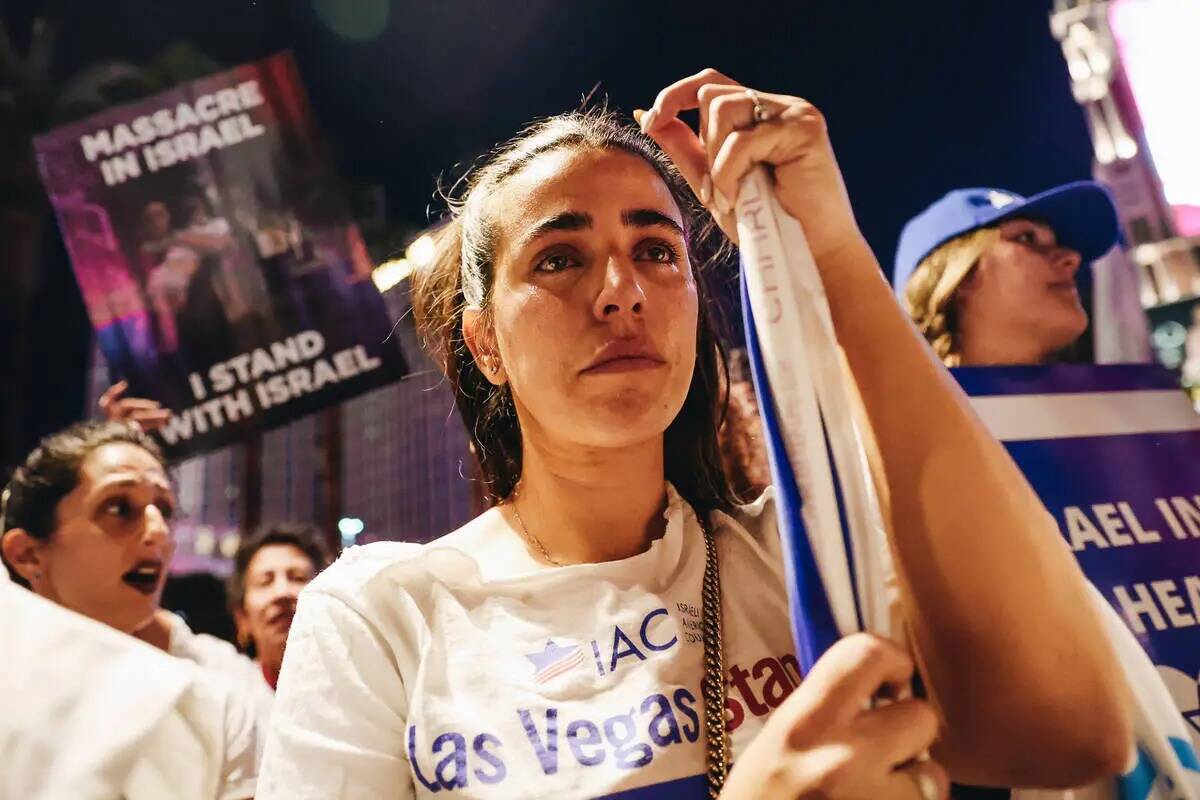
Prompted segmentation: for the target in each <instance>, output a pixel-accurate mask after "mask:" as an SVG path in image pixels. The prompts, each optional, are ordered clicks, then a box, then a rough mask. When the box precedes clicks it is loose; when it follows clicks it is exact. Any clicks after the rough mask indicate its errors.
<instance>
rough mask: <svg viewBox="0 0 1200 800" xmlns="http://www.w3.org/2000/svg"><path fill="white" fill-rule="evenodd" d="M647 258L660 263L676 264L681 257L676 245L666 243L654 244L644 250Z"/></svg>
mask: <svg viewBox="0 0 1200 800" xmlns="http://www.w3.org/2000/svg"><path fill="white" fill-rule="evenodd" d="M642 254H643V256H644V257H645V258H648V259H650V260H651V261H654V262H657V263H659V264H674V263H675V262H676V261H677V260H678V259H679V254H678V253H677V252H676V251H675V248H674V247H671V246H669V245H665V244H652V245H650V246H649V247H647V248H646V249H644V250H642Z"/></svg>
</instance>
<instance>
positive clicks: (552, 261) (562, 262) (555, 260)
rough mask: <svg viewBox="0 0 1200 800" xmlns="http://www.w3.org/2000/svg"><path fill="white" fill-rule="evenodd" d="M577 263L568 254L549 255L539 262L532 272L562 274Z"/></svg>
mask: <svg viewBox="0 0 1200 800" xmlns="http://www.w3.org/2000/svg"><path fill="white" fill-rule="evenodd" d="M578 263H579V262H578V260H577V259H575V258H574V257H573V256H571V255H570V254H569V253H551V254H550V255H548V256H546V257H544V258H543V259H542V260H541V261H539V262H538V263H537V266H536V267H534V270H535V271H536V272H562V271H563V270H564V269H569V268H570V267H573V266H576V265H577V264H578Z"/></svg>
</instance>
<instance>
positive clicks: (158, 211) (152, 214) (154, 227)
mask: <svg viewBox="0 0 1200 800" xmlns="http://www.w3.org/2000/svg"><path fill="white" fill-rule="evenodd" d="M142 225H143V228H144V231H145V236H146V238H147V239H162V238H164V237H165V236H167V234H169V233H170V232H171V212H170V211H168V210H167V207H166V206H165V205H164V204H162V203H160V202H158V201H157V200H156V201H154V202H152V203H149V204H147V206H146V207H145V208H144V209H142Z"/></svg>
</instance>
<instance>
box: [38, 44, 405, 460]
mask: <svg viewBox="0 0 1200 800" xmlns="http://www.w3.org/2000/svg"><path fill="white" fill-rule="evenodd" d="M35 147H36V150H37V156H38V163H39V167H40V169H41V173H42V179H43V182H44V183H45V185H46V189H47V193H48V194H49V196H50V200H51V202H52V203H53V205H54V208H55V211H56V213H57V215H58V220H59V227H60V229H61V231H62V235H63V239H64V240H65V242H66V245H67V250H68V251H69V253H70V256H71V261H72V263H73V265H74V269H75V274H76V277H77V279H78V282H79V286H80V289H81V291H82V293H83V297H84V302H85V305H86V306H87V310H88V314H89V316H90V317H91V320H92V323H93V326H94V328H95V330H96V335H97V338H98V341H99V345H100V348H101V350H102V352H103V353H104V356H105V358H106V359H107V361H108V364H109V367H110V372H111V373H112V375H113V377H114V379H115V378H125V379H126V380H128V381H129V383H130V386H131V389H130V394H131V395H137V396H142V397H150V398H153V399H156V400H159V401H160V402H162V403H163V404H164V405H166V406H167V407H168V408H170V409H171V410H172V411H173V412H174V414H173V418H172V420H171V422H170V423H169V424H168V425H167V426H166V427H165V428H164V429H163V430H162V431H161V432H160V433H159V436H160V437H161V440H162V442H163V444H164V446H165V448H166V450H167V452H168V454H169V455H170V456H172V457H174V458H181V457H186V456H191V455H195V454H197V453H200V452H204V451H207V450H212V449H214V448H218V447H221V446H223V445H226V444H228V443H230V442H232V441H236V440H238V439H241V438H244V437H245V436H247V435H249V434H250V433H252V432H254V431H258V430H262V429H265V428H270V427H275V426H277V425H281V424H283V423H285V422H288V421H290V420H292V419H295V418H297V417H299V416H302V415H305V414H309V413H312V412H313V411H315V410H317V409H319V408H322V407H325V406H328V405H331V404H334V403H337V402H340V401H342V400H345V399H348V398H350V397H353V396H355V395H358V394H361V393H362V392H365V391H367V390H370V389H373V388H376V387H378V386H381V385H383V384H385V383H388V382H390V381H393V380H396V379H397V378H399V377H400V376H402V375H403V374H404V372H405V371H406V366H405V362H404V359H403V356H402V354H401V351H400V349H399V345H398V343H397V341H396V340H395V339H394V338H392V339H389V338H388V334H389V331H390V328H391V326H390V323H389V320H388V316H387V312H386V309H385V307H384V304H383V298H382V297H380V295H379V293H378V291H377V290H376V289H375V286H374V284H373V283H372V282H371V280H370V274H371V269H372V265H371V263H370V260H369V258H368V256H367V252H366V248H365V246H364V245H363V242H362V238H361V236H360V235H359V232H358V229H357V228H356V227H355V225H354V224H353V222H352V221H351V219H350V217H349V214H348V212H347V210H346V207H345V205H344V203H343V201H342V199H341V196H340V194H339V192H338V189H337V181H336V178H335V176H334V173H333V170H332V168H331V166H330V163H329V160H328V158H327V157H326V154H325V153H324V151H323V149H322V146H321V143H320V138H319V136H318V134H317V131H316V126H315V124H314V121H313V118H312V114H311V111H310V109H309V107H308V103H307V101H306V99H305V95H304V91H303V87H302V85H301V83H300V79H299V75H298V73H297V71H296V67H295V64H294V62H293V61H292V59H291V58H290V56H288V55H286V54H280V55H276V56H272V57H270V58H267V59H265V60H263V61H260V62H256V63H253V64H247V65H243V66H240V67H237V68H235V69H231V70H229V71H227V72H223V73H220V74H217V75H212V76H209V77H206V78H203V79H200V80H196V81H192V82H191V83H188V84H186V85H183V86H179V87H176V88H174V89H171V90H169V91H166V92H163V93H161V94H158V95H155V96H153V97H150V98H147V99H145V100H140V101H138V102H134V103H129V104H125V105H121V106H118V107H114V108H110V109H107V110H105V111H103V112H101V113H98V114H95V115H93V116H91V117H89V118H87V119H85V120H82V121H79V122H75V123H72V124H70V125H67V126H64V127H61V128H58V129H56V130H54V131H51V132H50V133H47V134H45V135H43V136H40V137H38V138H37V139H36V141H35Z"/></svg>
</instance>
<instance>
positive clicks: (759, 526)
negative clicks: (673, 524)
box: [714, 486, 783, 564]
mask: <svg viewBox="0 0 1200 800" xmlns="http://www.w3.org/2000/svg"><path fill="white" fill-rule="evenodd" d="M714 521H715V522H716V525H717V527H718V528H721V529H724V530H727V531H728V532H730V533H732V534H734V535H735V536H738V537H741V538H742V539H743V540H744V541H748V542H749V543H750V544H751V545H752V547H753V549H755V550H757V551H758V552H759V554H760V556H761V557H762V558H764V559H765V560H766V561H767V562H769V563H773V564H776V563H778V564H781V563H782V562H781V560H780V559H782V557H783V554H782V546H781V544H780V541H779V525H778V523H777V522H776V519H775V488H774V487H772V486H768V487H767V488H766V489H764V490H763V492H762V494H760V495H759V496H758V497H756V498H755V499H754V500H752V501H751V502H749V503H745V504H743V505H736V506H734V507H733V508H731V509H729V511H727V512H716V514H715V515H714Z"/></svg>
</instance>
